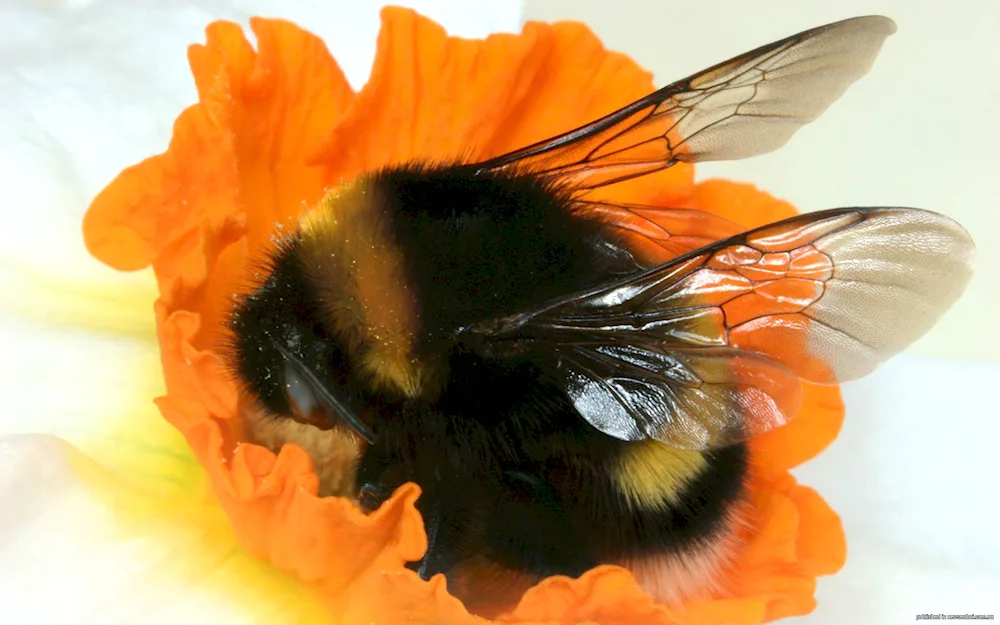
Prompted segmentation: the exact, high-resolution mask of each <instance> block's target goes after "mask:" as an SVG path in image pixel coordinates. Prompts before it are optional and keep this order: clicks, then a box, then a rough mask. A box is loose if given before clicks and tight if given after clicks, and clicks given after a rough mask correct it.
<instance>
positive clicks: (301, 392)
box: [285, 363, 333, 430]
mask: <svg viewBox="0 0 1000 625" xmlns="http://www.w3.org/2000/svg"><path fill="white" fill-rule="evenodd" d="M285 393H286V394H287V395H288V404H289V405H290V406H291V408H292V416H293V418H294V419H295V420H296V421H299V422H302V423H307V424H309V425H313V426H316V427H318V428H320V429H321V430H328V429H330V428H331V427H332V426H333V423H332V422H331V420H330V415H328V414H326V411H324V410H323V406H322V405H321V404H320V402H319V398H318V397H317V396H316V393H315V392H313V389H312V386H311V385H310V384H309V382H308V381H307V380H306V379H305V378H304V377H302V375H301V374H300V373H299V372H298V371H297V370H296V368H295V367H294V366H293V365H292V364H291V363H289V364H286V365H285Z"/></svg>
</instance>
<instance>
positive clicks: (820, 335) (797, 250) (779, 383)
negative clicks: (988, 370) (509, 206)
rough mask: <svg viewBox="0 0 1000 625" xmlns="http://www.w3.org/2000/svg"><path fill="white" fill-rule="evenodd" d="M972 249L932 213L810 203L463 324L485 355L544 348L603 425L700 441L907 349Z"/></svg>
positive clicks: (948, 300) (586, 412) (764, 417)
mask: <svg viewBox="0 0 1000 625" xmlns="http://www.w3.org/2000/svg"><path fill="white" fill-rule="evenodd" d="M974 253H975V247H974V244H973V242H972V240H971V239H970V238H969V235H968V233H966V232H965V230H963V229H962V228H961V226H959V225H958V224H957V223H955V222H954V221H952V220H951V219H949V218H947V217H944V216H942V215H939V214H936V213H932V212H928V211H923V210H916V209H902V208H850V209H836V210H829V211H821V212H816V213H809V214H805V215H800V216H797V217H793V218H791V219H787V220H784V221H780V222H777V223H774V224H771V225H768V226H765V227H762V228H758V229H756V230H752V231H749V232H746V233H743V234H740V235H737V236H734V237H730V238H728V239H725V240H723V241H719V242H717V243H713V244H711V245H709V246H707V247H704V248H701V249H699V250H696V251H694V252H691V253H689V254H686V255H684V256H681V257H679V258H676V259H674V260H672V261H670V262H668V263H666V264H663V265H660V266H658V267H654V268H652V269H649V270H647V271H643V272H640V273H638V274H636V275H633V276H630V277H628V278H625V279H620V280H615V281H614V282H613V283H611V284H608V285H606V286H603V287H600V288H596V289H591V290H589V291H587V292H583V293H576V294H573V295H570V296H568V297H565V298H560V300H558V301H554V302H550V303H549V304H547V305H545V306H542V307H540V308H538V309H537V310H534V311H527V312H524V313H522V314H519V315H513V316H509V317H505V318H501V319H494V320H490V321H488V322H484V323H482V324H479V325H477V326H473V327H471V328H469V329H468V330H467V331H470V332H474V333H479V334H480V335H483V336H484V337H485V340H486V343H488V344H489V345H490V346H491V347H490V349H491V350H492V351H493V353H503V352H504V350H506V349H525V346H529V347H528V348H529V349H533V350H538V353H548V352H552V353H554V354H556V356H557V360H556V365H555V370H556V373H555V375H556V376H557V378H559V379H561V380H562V381H563V382H564V383H565V384H566V387H567V389H568V392H569V395H570V397H571V398H572V400H573V402H574V405H575V406H576V407H577V409H578V410H579V412H580V413H581V415H582V416H584V418H586V419H587V420H588V421H589V422H591V423H592V424H594V425H595V427H597V428H598V429H600V430H601V431H603V432H605V433H607V434H609V435H611V436H616V437H618V438H625V439H628V440H631V439H634V438H645V437H648V438H654V439H657V440H661V441H663V442H666V443H669V444H673V445H679V446H692V445H693V446H696V447H698V448H712V447H718V446H724V445H728V444H731V443H733V442H737V441H739V440H744V439H746V438H750V437H752V436H755V435H757V434H760V433H762V432H765V431H767V430H769V429H771V428H773V427H774V426H776V425H779V424H781V423H784V422H786V421H787V420H788V419H789V418H791V417H792V416H794V412H795V410H797V404H796V393H797V390H795V389H796V386H797V383H796V382H793V381H792V380H793V379H794V380H798V379H803V380H807V381H810V382H814V383H820V384H831V383H837V382H844V381H847V380H852V379H855V378H858V377H860V376H863V375H866V374H868V373H869V372H871V371H872V370H873V369H875V368H876V367H877V366H878V365H879V364H880V363H881V362H883V361H884V360H886V359H887V358H889V357H891V356H893V355H895V354H896V353H898V352H900V351H901V350H903V349H904V348H905V347H907V346H908V345H910V344H911V343H912V342H913V341H915V340H916V339H917V338H919V337H920V336H921V335H923V334H924V333H925V332H926V331H927V330H929V329H930V328H931V326H932V325H933V324H934V323H935V322H936V321H937V319H938V318H939V317H940V316H941V315H942V314H943V313H944V312H945V311H946V310H947V309H948V308H949V307H950V306H951V305H952V304H953V303H954V302H955V300H956V299H958V297H959V295H960V294H961V293H962V291H963V290H964V289H965V286H966V285H967V283H968V281H969V278H970V277H971V274H972V263H973V257H974Z"/></svg>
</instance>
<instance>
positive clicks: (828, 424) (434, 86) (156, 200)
mask: <svg viewBox="0 0 1000 625" xmlns="http://www.w3.org/2000/svg"><path fill="white" fill-rule="evenodd" d="M253 28H254V31H255V32H256V34H257V36H258V40H259V42H260V43H259V49H258V50H257V51H254V50H253V49H252V48H251V47H250V45H249V43H247V41H246V40H245V38H244V37H243V35H242V33H241V32H240V31H239V29H238V28H236V27H235V26H234V25H232V24H228V23H217V24H215V25H213V26H212V27H210V28H209V31H208V42H207V44H206V45H205V46H195V47H193V48H192V51H191V55H190V58H191V65H192V69H193V71H194V73H195V76H196V82H197V84H198V90H199V96H200V102H199V104H197V105H195V106H193V107H191V108H189V109H188V110H186V111H185V112H184V113H183V114H182V115H181V117H180V118H179V119H178V122H177V125H176V127H175V134H174V139H173V141H172V142H171V145H170V147H169V149H168V150H167V152H166V153H164V154H162V155H160V156H158V157H154V158H152V159H149V160H147V161H145V162H144V163H142V164H140V165H137V166H135V167H133V168H131V169H129V170H126V171H125V172H123V173H122V174H121V175H120V176H119V177H118V178H117V179H116V180H115V181H114V182H113V183H112V184H111V185H109V187H108V188H107V189H105V191H104V192H102V194H101V195H100V196H98V198H97V199H96V200H95V202H94V205H93V206H92V208H91V212H90V213H89V214H88V219H87V221H86V222H85V233H86V236H87V242H88V246H89V247H90V249H91V250H92V251H93V252H94V253H95V254H96V255H97V256H98V257H99V258H102V259H103V260H105V261H106V262H108V263H109V264H111V265H113V266H116V267H119V268H135V267H141V266H145V265H147V264H149V263H152V264H153V266H154V269H155V270H156V275H157V278H158V281H159V288H160V299H159V301H158V302H157V303H156V307H155V314H156V324H157V336H158V339H159V342H160V347H161V362H162V367H163V372H164V378H165V382H166V396H165V397H162V398H160V399H159V400H157V405H158V406H159V408H160V411H161V412H162V414H163V416H164V417H165V418H166V420H167V421H169V422H170V423H171V424H172V425H173V426H174V427H176V428H177V430H179V431H180V432H181V434H183V436H184V438H185V440H186V441H187V444H188V445H189V446H190V447H191V449H192V450H193V451H194V453H195V455H196V457H197V458H198V460H199V461H200V463H201V464H202V465H203V466H204V467H205V469H206V471H207V474H208V478H209V481H210V483H211V485H212V488H213V490H214V491H215V493H216V495H217V496H218V498H219V501H220V502H221V504H222V506H223V508H224V510H225V512H226V514H227V516H228V518H229V520H230V522H231V524H232V527H233V528H234V530H235V533H236V536H237V537H238V539H239V541H240V544H242V545H243V546H244V547H245V548H246V549H247V551H248V552H249V553H250V554H252V555H254V556H257V557H260V558H263V559H266V560H267V561H269V562H271V563H272V564H274V565H275V566H276V567H278V568H279V569H281V570H283V571H287V572H291V573H293V574H294V575H295V576H296V577H298V578H299V579H301V580H303V581H304V582H306V583H307V584H308V585H309V586H310V587H311V588H312V589H313V590H314V591H315V592H316V593H317V594H318V596H319V597H320V598H321V600H322V601H323V602H324V603H325V604H326V606H327V607H328V608H330V609H331V610H333V611H334V612H335V613H337V614H340V615H342V616H343V618H344V622H358V623H361V622H369V621H372V620H375V621H392V620H394V619H397V618H398V615H401V614H406V615H408V616H412V618H413V619H414V620H415V621H417V622H421V621H423V622H428V623H432V622H448V623H459V624H464V623H470V624H471V623H484V622H485V621H483V620H482V619H479V618H478V617H474V616H470V615H469V614H468V612H467V611H466V610H465V608H464V606H462V605H461V603H460V602H458V601H457V600H456V599H455V598H454V597H452V596H450V595H449V594H448V593H447V589H446V585H445V584H444V581H443V579H442V578H436V579H435V580H432V581H431V582H429V583H427V582H422V581H420V580H419V579H418V578H417V577H416V576H415V575H414V574H413V573H412V572H410V571H408V570H406V569H404V568H403V564H404V563H405V562H407V561H412V560H416V559H419V557H421V555H422V554H423V552H424V550H425V549H426V544H427V542H426V537H425V535H424V530H423V523H422V520H421V518H420V515H419V514H418V513H417V511H416V508H415V507H414V501H415V500H416V498H417V497H418V496H419V488H417V487H416V486H415V485H412V484H411V485H405V486H403V487H401V488H400V489H399V490H398V491H397V492H396V493H395V494H394V495H393V497H392V498H391V499H390V500H389V501H387V502H386V503H385V504H384V505H383V506H382V507H381V508H380V509H379V510H377V511H376V512H374V513H373V514H372V515H370V516H365V515H363V514H362V513H361V512H360V511H358V510H357V509H356V508H354V507H353V506H352V505H351V504H350V503H349V502H347V501H345V500H343V499H338V498H331V497H325V498H320V497H318V496H317V493H318V479H317V477H316V474H315V472H314V471H313V466H312V461H311V459H310V458H309V456H308V455H307V454H306V453H305V452H304V451H303V450H302V449H301V448H299V447H297V446H295V445H291V444H289V445H285V446H284V447H283V448H282V449H281V450H280V452H279V453H278V454H274V453H272V452H271V451H269V450H267V449H264V448H263V447H260V446H257V445H254V444H251V443H247V442H244V440H243V437H242V436H243V433H242V431H241V427H240V423H239V418H238V403H239V402H238V394H237V390H236V388H235V385H234V383H233V380H232V379H231V378H230V376H229V375H228V374H227V372H226V371H225V369H224V367H223V366H222V358H221V354H220V352H219V346H220V345H221V341H220V339H221V330H220V324H221V320H222V319H223V317H224V315H225V311H226V307H227V305H228V302H229V297H230V294H231V293H233V292H236V291H241V290H244V288H245V287H246V284H245V281H246V280H247V274H249V273H250V272H249V271H248V270H247V267H248V263H250V262H252V261H253V255H255V254H257V253H259V251H260V249H261V248H262V247H264V246H266V245H267V244H268V241H269V238H270V236H271V235H272V234H274V233H275V231H276V229H277V228H278V227H279V226H280V225H281V224H286V225H287V224H290V223H291V222H292V220H294V218H295V217H296V216H297V215H299V214H300V213H301V212H302V211H303V210H304V209H305V208H306V207H308V206H310V205H311V204H313V203H314V202H315V201H316V200H317V199H318V198H319V196H320V194H321V193H322V190H323V188H324V186H325V185H326V184H332V183H335V182H337V181H339V180H341V179H348V178H351V177H353V176H354V175H357V174H358V173H361V172H362V171H364V170H367V169H370V168H375V167H379V166H383V165H387V164H390V163H399V162H403V161H406V160H409V159H412V158H415V157H417V156H420V157H422V158H431V159H447V158H470V157H473V158H482V157H486V156H491V155H494V154H497V153H500V152H503V151H506V150H508V149H512V148H515V147H519V146H520V145H523V144H525V143H529V142H532V141H535V140H538V139H541V138H544V137H546V136H550V135H552V134H555V133H557V132H561V131H564V130H568V129H571V128H572V127H574V126H576V125H579V124H581V123H584V122H587V121H590V120H592V119H593V118H595V117H598V116H600V115H603V114H605V113H608V112H610V111H612V110H614V109H615V108H617V107H618V106H620V105H622V104H625V103H627V102H628V101H630V100H632V99H634V98H636V97H639V96H641V95H644V94H645V93H648V92H649V91H650V90H651V88H652V87H651V84H650V80H649V75H648V74H647V73H646V72H644V71H642V70H641V69H639V68H638V67H636V66H635V65H634V64H633V63H632V62H631V61H629V60H628V59H626V58H625V57H622V56H620V55H616V54H613V53H608V52H606V51H605V50H604V49H603V48H602V47H601V46H600V43H599V42H598V41H597V39H596V38H595V37H594V36H593V35H592V34H591V33H590V32H589V31H588V30H587V29H586V28H584V27H582V26H580V25H572V24H560V25H555V26H549V25H544V24H529V25H528V26H526V27H525V29H524V32H523V33H522V34H520V35H496V36H493V37H490V38H488V39H487V40H486V41H463V40H458V39H454V38H448V37H446V35H445V33H444V32H443V30H442V29H441V28H440V27H438V26H437V25H435V24H433V23H431V22H430V21H428V20H426V19H424V18H421V17H419V16H416V15H415V14H413V13H412V12H410V11H406V10H399V9H388V10H386V11H384V12H383V31H382V34H381V36H380V38H379V44H378V54H377V56H376V60H375V67H374V69H373V72H372V77H371V80H370V81H369V83H368V85H366V86H365V88H364V89H362V91H361V92H360V93H359V94H357V95H356V96H354V95H353V94H352V93H351V92H350V90H349V88H347V86H346V82H345V81H344V80H343V76H342V75H341V74H340V72H339V69H338V68H337V66H336V64H335V63H334V62H333V60H332V59H331V58H330V57H329V54H327V53H326V50H325V48H324V47H323V46H322V44H321V43H320V42H319V41H318V40H317V39H315V38H314V37H312V36H311V35H308V34H306V33H304V32H303V31H301V30H299V29H298V28H297V27H295V26H292V25H290V24H287V23H284V22H278V21H270V20H255V21H254V22H253ZM414 51H416V52H417V53H416V54H415V53H414ZM557 69H558V71H556V70H557ZM316 76H320V77H321V79H316ZM595 86H600V88H599V89H598V88H595ZM602 193H607V194H608V195H611V196H613V197H614V198H615V199H616V200H618V201H632V202H654V201H655V202H657V203H659V204H661V205H669V206H672V207H680V208H693V209H698V210H701V211H704V212H705V213H710V214H712V215H715V216H717V217H722V218H724V219H725V220H729V221H730V222H734V223H736V224H738V225H739V226H742V227H744V228H747V227H753V226H756V225H761V224H763V223H767V222H770V221H774V220H775V219H780V218H783V217H787V216H790V215H792V214H794V212H795V211H794V208H793V207H791V206H790V205H788V204H787V203H783V202H780V201H778V200H775V199H774V198H772V197H770V196H768V195H767V194H764V193H761V192H759V191H757V190H756V189H754V188H753V187H752V186H750V185H739V184H735V183H728V182H725V181H709V182H706V183H702V184H699V185H694V183H693V172H692V169H691V168H690V167H688V166H687V165H678V166H676V167H674V168H671V169H669V170H667V171H665V172H663V173H662V174H657V175H655V176H649V177H646V178H642V179H639V180H635V181H630V182H628V183H625V184H622V185H615V186H613V187H611V188H608V189H606V190H603V191H602ZM692 214H694V213H692ZM713 223H715V225H713V229H714V230H713V232H714V233H715V234H713V235H712V236H718V233H720V232H728V228H729V226H728V225H725V227H723V225H720V224H723V223H724V222H722V221H719V222H713ZM276 224H277V225H276ZM691 240H694V239H693V238H692V239H691ZM675 243H676V241H675ZM662 249H663V254H664V256H663V260H666V259H667V258H669V256H670V255H669V254H668V249H669V250H672V251H673V252H676V251H677V250H676V249H673V247H671V246H667V247H663V248H662ZM653 252H655V250H651V253H653ZM841 416H842V405H841V404H840V403H839V393H838V392H837V390H836V389H833V390H832V391H831V390H829V389H807V392H806V399H805V401H804V403H803V407H802V411H801V414H800V415H799V418H798V419H797V420H796V421H795V422H793V424H792V425H789V426H787V427H786V428H782V430H778V431H776V432H773V433H771V434H769V435H768V436H767V437H764V438H762V440H761V441H756V442H755V443H754V444H753V446H752V449H753V452H754V458H755V460H759V462H755V481H754V483H753V485H752V489H751V493H750V501H749V503H748V505H747V510H746V515H747V520H748V523H749V524H750V528H751V529H748V531H747V533H746V536H745V537H744V541H745V549H744V550H743V551H741V552H740V554H739V555H738V557H737V561H736V564H735V566H734V571H733V574H732V576H731V580H730V582H731V584H730V588H729V592H728V593H727V595H726V596H716V597H711V598H706V599H700V600H697V601H692V602H691V603H690V604H688V605H685V606H684V607H683V608H682V609H668V608H664V607H662V606H656V605H654V604H653V603H652V601H651V600H650V599H649V598H648V597H647V596H646V595H645V594H644V593H643V592H642V591H641V590H640V589H639V587H638V586H637V584H636V583H635V580H634V578H632V576H631V574H630V573H628V572H627V571H624V570H621V569H616V568H614V567H600V568H598V569H595V570H594V571H590V572H588V573H587V574H585V575H584V576H582V577H581V578H579V579H568V578H562V577H558V578H552V579H549V580H545V581H543V582H542V583H541V584H539V585H538V586H537V587H535V588H533V589H532V590H530V591H529V592H528V593H527V594H526V595H525V596H524V598H523V599H522V601H521V602H520V604H519V605H518V606H517V607H515V608H514V609H513V611H512V612H510V613H509V614H506V615H504V616H501V617H500V620H501V621H502V622H506V623H531V622H546V623H576V622H580V623H582V622H588V623H592V622H597V623H618V622H622V623H624V622H653V623H657V622H658V623H692V624H694V623H705V622H726V623H748V624H750V623H759V622H761V621H763V620H771V619H775V618H780V617H783V616H788V615H792V614H803V613H806V612H808V611H809V610H811V609H812V607H813V605H814V599H813V591H814V588H815V576H816V575H819V574H823V573H826V572H830V571H833V570H836V569H837V568H839V566H840V563H842V550H841V551H838V549H837V545H842V542H843V534H842V532H841V530H840V527H839V522H838V521H837V520H836V516H835V515H834V514H833V513H832V512H831V511H829V509H828V508H826V507H825V504H823V503H822V500H820V499H819V497H818V496H815V494H814V493H812V492H811V491H808V489H804V488H803V487H799V486H798V485H796V484H795V483H794V480H792V478H791V477H790V476H788V474H787V469H788V468H789V467H792V466H795V465H796V464H798V463H799V462H802V461H804V460H805V459H807V458H809V457H811V456H812V455H814V454H815V453H818V451H819V450H821V449H822V448H823V447H824V446H825V445H826V444H828V443H829V442H830V440H832V439H833V438H834V437H835V436H836V432H837V429H838V428H839V423H840V422H839V419H840V417H841ZM757 465H759V466H757ZM824 545H826V546H824Z"/></svg>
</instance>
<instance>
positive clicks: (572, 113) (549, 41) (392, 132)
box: [315, 7, 693, 201]
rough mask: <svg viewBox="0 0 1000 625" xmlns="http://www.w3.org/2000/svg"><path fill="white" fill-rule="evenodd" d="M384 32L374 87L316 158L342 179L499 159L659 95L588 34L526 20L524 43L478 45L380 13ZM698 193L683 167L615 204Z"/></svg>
mask: <svg viewBox="0 0 1000 625" xmlns="http://www.w3.org/2000/svg"><path fill="white" fill-rule="evenodd" d="M382 23H383V27H382V32H381V33H380V35H379V39H378V52H377V55H376V57H375V65H374V67H373V68H372V74H371V78H370V79H369V81H368V83H367V84H366V85H365V87H364V88H363V89H362V90H361V91H360V93H358V97H357V98H356V99H355V100H354V102H353V103H352V106H351V107H350V108H349V109H348V111H347V113H346V115H345V116H344V118H343V120H341V122H340V123H339V124H338V125H337V126H336V127H335V128H333V129H332V130H331V131H330V133H329V134H328V136H327V137H326V139H325V140H324V142H323V144H322V146H321V148H320V149H319V150H318V151H317V152H316V155H315V158H316V160H317V162H322V163H324V164H325V165H326V166H327V168H328V169H329V171H330V175H331V177H332V178H333V179H335V180H350V179H352V178H354V177H355V176H357V175H359V174H361V173H363V172H366V171H370V170H373V169H377V168H379V167H384V166H386V165H391V164H400V163H405V162H408V161H412V160H414V159H420V160H422V161H431V162H434V161H439V162H440V161H443V162H454V161H455V160H458V159H461V160H463V161H469V160H481V159H485V158H489V157H492V156H498V155H499V154H502V153H504V152H507V151H510V150H514V149H517V148H520V147H523V146H525V145H529V144H531V143H534V142H536V141H540V140H542V139H546V138H548V137H550V136H553V135H556V134H558V133H561V132H566V131H568V130H572V129H573V128H576V127H577V126H581V125H583V124H586V123H588V122H591V121H593V120H594V119H597V118H599V117H601V116H603V115H606V114H608V113H611V112H613V111H615V110H616V109H618V108H620V107H622V106H624V105H626V104H628V103H629V102H631V101H633V100H635V99H637V98H640V97H642V96H644V95H646V94H648V93H649V92H651V91H652V90H653V87H652V81H651V75H650V74H649V73H648V72H646V71H645V70H642V69H641V68H639V67H638V66H637V65H636V64H635V63H634V62H633V61H632V60H631V59H629V58H628V57H626V56H624V55H621V54H617V53H614V52H608V51H607V50H605V49H604V47H603V46H602V45H601V43H600V41H599V40H598V39H597V37H595V36H594V34H593V33H592V32H591V31H590V30H589V29H588V28H586V27H585V26H583V25H582V24H576V23H560V24H555V25H549V24H543V23H537V22H530V23H528V24H527V25H525V27H524V30H523V32H522V33H521V34H520V35H507V34H500V35H491V36H490V37H487V38H486V39H485V40H483V41H474V40H466V39H458V38H454V37H448V36H447V34H446V33H445V31H444V29H443V28H441V27H440V26H439V25H437V24H435V23H434V22H432V21H430V20H428V19H427V18H425V17H422V16H420V15H417V14H416V13H414V12H413V11H411V10H409V9H400V8H395V7H390V8H386V9H384V10H383V12H382ZM597 85H599V86H600V87H599V88H594V87H595V86H597ZM692 184H693V168H691V167H690V166H688V165H685V164H681V165H678V166H676V167H673V168H671V169H668V170H666V171H664V172H662V173H659V174H655V175H652V176H648V177H646V178H644V179H642V180H636V181H631V182H628V183H624V184H620V185H617V186H616V188H615V190H614V192H613V195H614V197H616V198H617V199H618V200H619V201H623V200H624V201H642V200H643V199H648V197H650V196H651V195H652V194H654V193H660V194H662V193H664V190H665V189H668V190H670V189H678V190H677V191H675V192H676V193H677V194H679V195H680V194H683V193H686V192H688V191H689V190H690V187H691V185H692ZM600 195H601V194H597V195H596V196H595V197H597V196H600Z"/></svg>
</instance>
